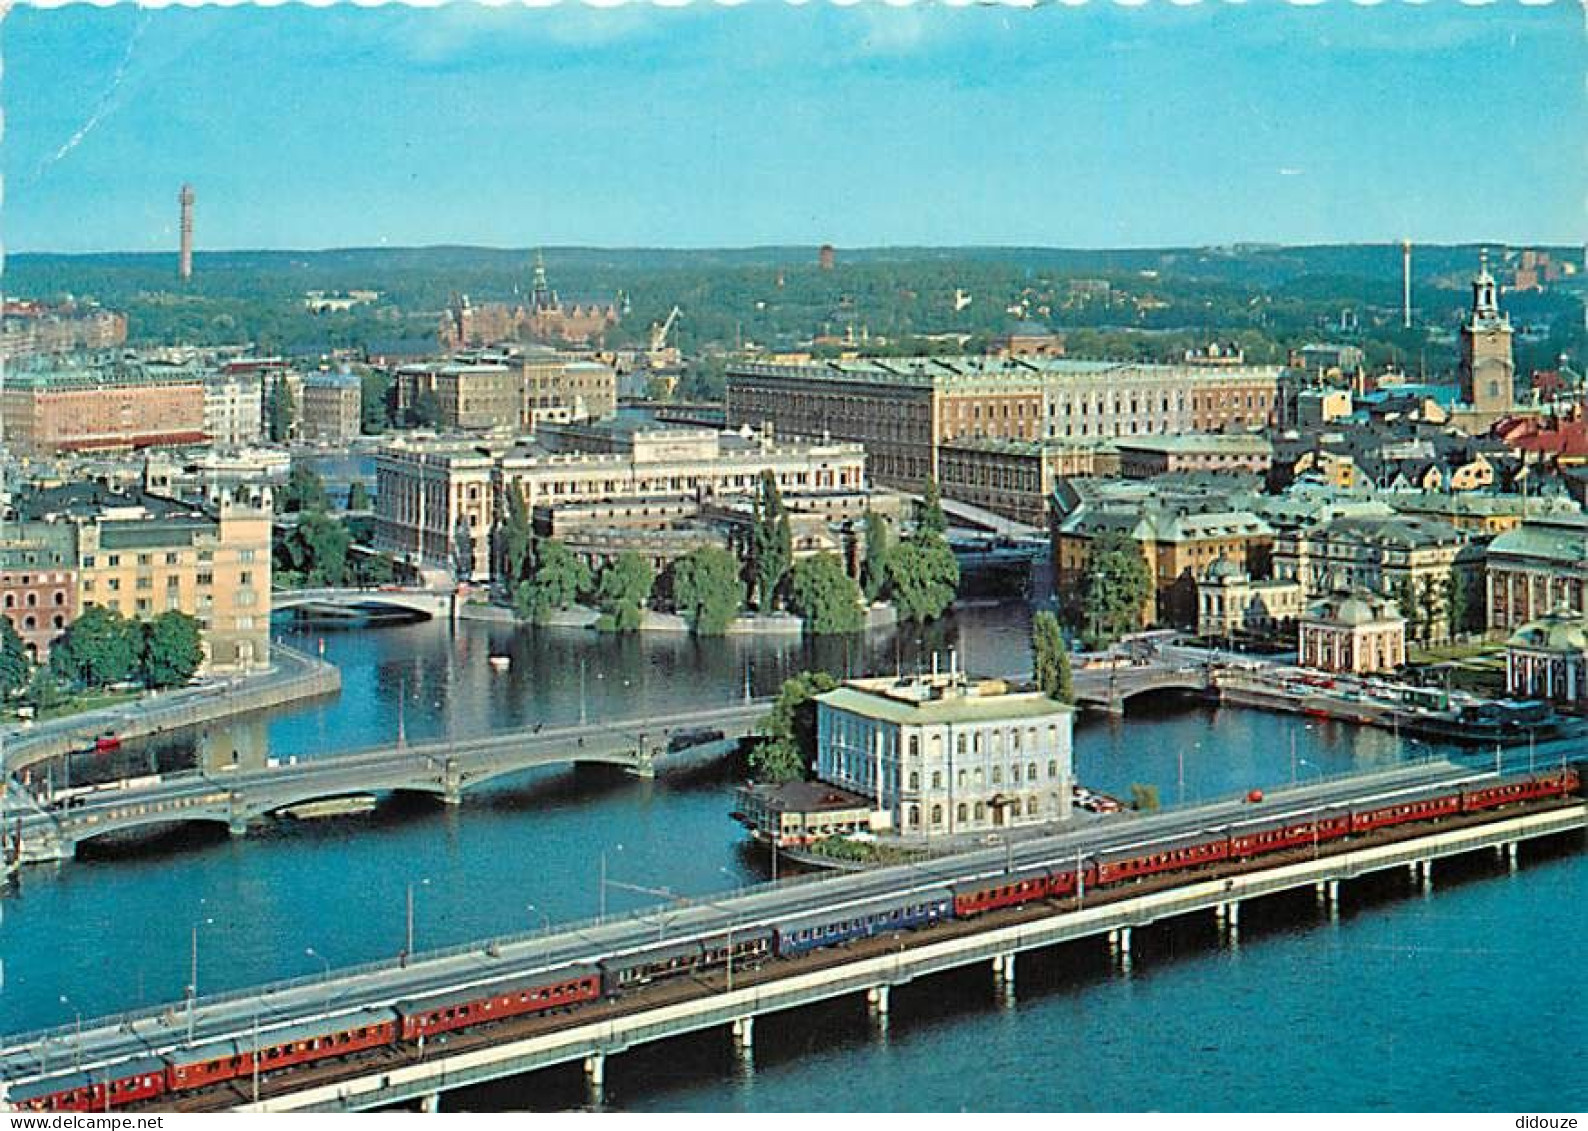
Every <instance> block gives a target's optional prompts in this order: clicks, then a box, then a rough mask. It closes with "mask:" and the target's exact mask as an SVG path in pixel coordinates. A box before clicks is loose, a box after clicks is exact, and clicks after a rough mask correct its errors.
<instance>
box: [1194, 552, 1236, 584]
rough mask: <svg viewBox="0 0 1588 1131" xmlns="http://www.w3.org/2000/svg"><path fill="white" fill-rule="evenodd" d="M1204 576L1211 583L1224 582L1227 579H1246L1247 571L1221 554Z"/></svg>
mask: <svg viewBox="0 0 1588 1131" xmlns="http://www.w3.org/2000/svg"><path fill="white" fill-rule="evenodd" d="M1202 576H1203V577H1205V578H1206V579H1207V580H1209V581H1224V580H1226V579H1229V580H1234V579H1236V578H1240V577H1245V576H1246V571H1245V570H1243V569H1241V567H1240V566H1238V565H1236V564H1235V563H1234V562H1232V561H1230V559H1229V558H1227V557H1225V556H1224V555H1223V554H1220V555H1219V556H1218V557H1217V558H1215V559H1214V560H1213V562H1212V563H1211V564H1210V565H1209V566H1208V568H1207V570H1206V571H1205V572H1204V573H1203V575H1202Z"/></svg>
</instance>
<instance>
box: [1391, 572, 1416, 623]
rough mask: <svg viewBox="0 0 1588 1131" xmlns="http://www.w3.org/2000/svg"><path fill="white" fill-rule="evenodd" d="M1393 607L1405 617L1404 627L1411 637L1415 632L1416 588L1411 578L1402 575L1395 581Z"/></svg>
mask: <svg viewBox="0 0 1588 1131" xmlns="http://www.w3.org/2000/svg"><path fill="white" fill-rule="evenodd" d="M1394 592H1395V607H1396V608H1397V609H1399V610H1400V614H1401V616H1403V617H1405V618H1406V627H1407V628H1408V629H1410V630H1411V632H1412V635H1413V637H1415V636H1416V634H1417V588H1416V586H1414V585H1413V584H1412V579H1411V578H1409V577H1403V578H1401V579H1400V580H1399V581H1397V582H1396V583H1395V590H1394Z"/></svg>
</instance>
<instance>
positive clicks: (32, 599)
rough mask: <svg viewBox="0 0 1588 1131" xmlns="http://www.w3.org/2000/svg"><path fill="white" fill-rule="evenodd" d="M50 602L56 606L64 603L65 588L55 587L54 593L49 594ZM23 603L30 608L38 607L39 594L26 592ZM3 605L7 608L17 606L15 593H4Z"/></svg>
mask: <svg viewBox="0 0 1588 1131" xmlns="http://www.w3.org/2000/svg"><path fill="white" fill-rule="evenodd" d="M50 603H51V604H53V605H56V606H60V605H64V604H66V592H65V590H62V589H57V590H56V591H55V592H54V593H52V594H50ZM23 604H25V605H26V606H27V607H28V608H30V609H36V608H38V606H39V595H38V594H37V593H29V594H27V596H26V599H25V600H24V601H23ZM5 607H6V608H8V609H15V608H18V607H19V606H18V605H17V595H16V594H15V593H7V594H6V595H5Z"/></svg>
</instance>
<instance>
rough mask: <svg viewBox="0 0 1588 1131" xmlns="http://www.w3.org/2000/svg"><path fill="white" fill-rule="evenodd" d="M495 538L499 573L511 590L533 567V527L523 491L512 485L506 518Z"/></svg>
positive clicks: (508, 495) (509, 491)
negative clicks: (499, 549)
mask: <svg viewBox="0 0 1588 1131" xmlns="http://www.w3.org/2000/svg"><path fill="white" fill-rule="evenodd" d="M499 538H500V541H499V543H498V545H499V546H500V547H501V553H502V576H503V577H505V578H506V579H507V584H508V588H509V589H511V588H512V587H513V586H514V585H516V584H517V583H518V582H520V581H522V580H524V579H525V578H527V577H528V576H529V575H530V573H531V572H533V570H534V568H535V528H534V525H533V524H532V523H531V522H530V517H529V507H528V505H527V504H526V503H525V502H524V494H523V492H522V491H520V490H518V489H517V488H516V487H510V488H509V489H508V492H507V517H506V518H504V519H503V520H502V528H501V532H500V534H499Z"/></svg>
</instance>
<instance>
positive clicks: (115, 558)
mask: <svg viewBox="0 0 1588 1131" xmlns="http://www.w3.org/2000/svg"><path fill="white" fill-rule="evenodd" d="M105 563H106V564H107V565H109V566H111V567H115V566H119V565H120V564H121V555H120V554H111V555H110V556H108V557H107V558H106V559H105Z"/></svg>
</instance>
